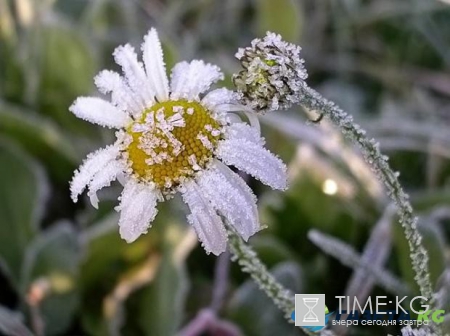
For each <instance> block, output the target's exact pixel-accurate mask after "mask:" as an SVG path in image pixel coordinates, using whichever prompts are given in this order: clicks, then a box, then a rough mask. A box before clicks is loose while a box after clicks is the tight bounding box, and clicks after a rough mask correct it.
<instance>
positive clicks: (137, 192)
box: [116, 180, 158, 243]
mask: <svg viewBox="0 0 450 336" xmlns="http://www.w3.org/2000/svg"><path fill="white" fill-rule="evenodd" d="M157 200H158V192H157V191H155V190H152V189H151V188H149V187H148V186H147V185H145V184H142V183H138V182H135V181H134V180H130V181H129V182H128V183H127V184H126V185H125V187H124V188H123V191H122V195H121V196H120V205H119V206H117V207H116V210H117V211H120V219H119V227H120V230H119V232H120V236H121V237H122V238H123V239H124V240H126V241H127V242H128V243H131V242H133V241H135V240H136V239H137V238H138V237H139V236H140V235H141V234H144V233H147V231H148V229H149V228H150V226H151V222H152V221H153V219H154V218H155V216H156V214H157V213H158V209H156V203H157Z"/></svg>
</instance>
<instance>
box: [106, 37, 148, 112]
mask: <svg viewBox="0 0 450 336" xmlns="http://www.w3.org/2000/svg"><path fill="white" fill-rule="evenodd" d="M114 59H115V61H116V63H117V64H119V65H120V66H121V67H122V70H123V72H124V74H125V78H126V80H127V83H128V85H129V86H130V88H131V89H132V90H133V91H134V92H135V93H136V94H139V95H140V97H141V99H142V100H143V101H144V102H145V105H146V106H148V105H150V104H152V103H153V102H154V92H153V90H152V89H151V88H150V86H149V82H148V79H147V75H146V73H145V71H144V68H143V66H142V63H141V62H139V61H138V59H137V55H136V53H135V52H134V48H133V47H131V46H130V45H129V44H126V45H124V46H120V47H117V48H116V50H114Z"/></svg>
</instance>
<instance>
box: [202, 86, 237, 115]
mask: <svg viewBox="0 0 450 336" xmlns="http://www.w3.org/2000/svg"><path fill="white" fill-rule="evenodd" d="M237 98H238V94H237V93H236V92H234V91H231V90H228V89H226V88H220V89H215V90H212V91H211V92H208V93H207V94H206V95H205V97H203V99H202V104H203V105H205V106H206V107H207V108H209V109H211V110H213V109H214V108H216V107H217V106H219V105H223V104H232V103H235V102H236V101H237Z"/></svg>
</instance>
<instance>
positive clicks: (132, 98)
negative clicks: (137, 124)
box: [95, 70, 145, 116]
mask: <svg viewBox="0 0 450 336" xmlns="http://www.w3.org/2000/svg"><path fill="white" fill-rule="evenodd" d="M95 85H96V86H97V88H98V89H99V91H100V92H101V93H103V94H107V93H111V101H112V103H113V104H114V105H115V106H117V107H118V108H120V109H121V110H122V111H125V112H129V113H130V114H132V115H134V116H137V115H138V114H140V113H142V111H143V110H144V109H145V101H143V100H142V99H141V97H140V96H139V95H136V94H135V93H134V92H133V91H132V90H131V88H130V87H129V86H128V84H127V83H126V82H125V79H124V78H123V77H122V76H120V75H119V74H118V73H117V72H114V71H108V70H103V71H102V72H100V73H99V74H98V75H97V76H96V77H95Z"/></svg>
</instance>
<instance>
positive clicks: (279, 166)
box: [217, 139, 287, 190]
mask: <svg viewBox="0 0 450 336" xmlns="http://www.w3.org/2000/svg"><path fill="white" fill-rule="evenodd" d="M217 155H218V156H219V158H221V159H222V160H223V161H224V162H225V163H226V164H227V165H232V166H235V167H236V168H238V169H239V170H242V171H245V172H247V173H248V174H250V175H252V176H253V177H255V178H257V179H258V180H260V181H261V182H262V183H264V184H267V185H268V186H270V187H272V188H273V189H281V190H284V189H286V188H287V175H286V166H285V165H284V163H283V162H282V161H281V160H280V159H279V158H277V157H276V156H275V155H273V154H272V153H271V152H269V151H268V150H267V149H265V148H264V147H263V146H261V145H260V144H256V143H254V142H252V141H248V140H245V139H226V140H222V141H220V142H219V145H218V148H217Z"/></svg>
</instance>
